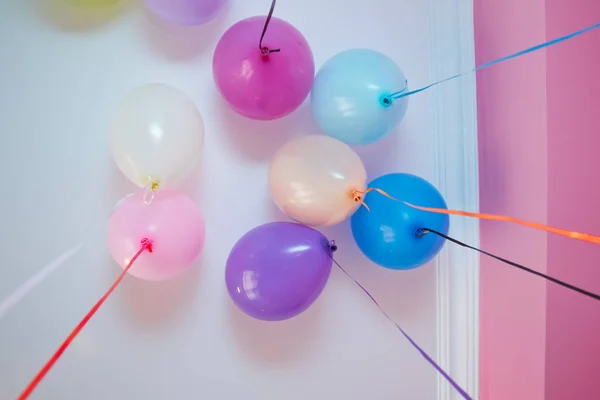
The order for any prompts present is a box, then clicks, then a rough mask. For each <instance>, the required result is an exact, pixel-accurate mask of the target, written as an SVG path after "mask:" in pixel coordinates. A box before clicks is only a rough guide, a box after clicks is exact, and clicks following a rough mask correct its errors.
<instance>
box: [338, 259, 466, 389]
mask: <svg viewBox="0 0 600 400" xmlns="http://www.w3.org/2000/svg"><path fill="white" fill-rule="evenodd" d="M333 262H334V263H335V265H337V266H338V267H339V269H341V270H342V272H343V273H344V274H346V276H347V277H348V278H350V279H352V280H353V281H354V283H356V285H357V286H358V287H359V288H361V289H362V291H363V292H365V294H366V295H367V296H369V298H370V299H371V301H372V302H373V303H375V305H376V306H377V308H379V311H380V312H381V313H382V314H383V315H384V316H385V317H386V318H387V319H388V320H389V321H390V322H391V323H393V324H394V325H396V328H398V330H399V331H400V332H401V333H402V334H403V335H404V337H405V338H406V339H407V340H408V341H409V342H410V344H412V346H413V347H414V348H415V349H417V351H418V352H419V353H421V355H422V356H423V358H424V359H425V360H427V362H428V363H429V364H431V365H432V366H433V368H435V369H436V370H437V371H438V372H439V373H440V374H442V376H443V377H444V378H446V380H447V381H448V382H449V383H450V384H451V385H452V386H453V387H454V389H456V391H457V392H458V393H460V394H461V396H462V397H464V398H465V399H467V400H473V398H472V397H471V396H469V394H468V393H467V392H465V390H464V389H463V388H461V387H460V386H459V385H458V383H456V382H455V381H454V379H452V378H451V377H450V375H448V374H447V373H446V371H444V370H443V369H442V367H440V366H439V365H438V364H437V363H436V362H435V361H433V359H432V358H431V357H430V356H429V354H427V353H426V352H425V350H423V349H422V348H421V347H419V345H418V344H417V343H416V342H415V341H414V340H413V339H412V338H411V337H410V336H408V334H407V333H406V332H405V331H404V329H402V328H401V327H400V325H398V323H397V322H396V321H394V320H393V319H392V318H391V317H390V316H389V315H388V313H386V312H385V310H384V309H383V308H381V306H380V305H379V303H378V302H377V300H375V298H374V297H373V296H372V295H371V293H369V291H368V290H367V289H365V287H364V286H363V285H361V284H360V283H359V282H358V281H357V280H356V279H354V278H353V277H352V275H350V274H349V273H348V272H347V271H346V270H345V269H344V268H343V267H342V266H341V265H340V264H339V263H338V262H337V261H336V260H335V259H333Z"/></svg>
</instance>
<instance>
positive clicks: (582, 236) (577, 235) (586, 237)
mask: <svg viewBox="0 0 600 400" xmlns="http://www.w3.org/2000/svg"><path fill="white" fill-rule="evenodd" d="M372 191H375V192H377V193H379V194H382V195H384V196H385V197H387V198H389V199H392V200H394V201H398V202H400V203H404V204H406V205H407V206H409V207H412V208H415V209H417V210H421V211H427V212H433V213H437V214H447V215H460V216H463V217H471V218H479V219H486V220H493V221H505V222H512V223H514V224H518V225H522V226H527V227H529V228H533V229H538V230H541V231H545V232H549V233H554V234H557V235H561V236H565V237H568V238H571V239H576V240H581V241H584V242H589V243H594V244H600V236H597V235H590V234H588V233H581V232H575V231H568V230H566V229H560V228H555V227H552V226H548V225H544V224H538V223H536V222H530V221H525V220H522V219H518V218H513V217H509V216H506V215H494V214H482V213H476V212H469V211H460V210H447V209H445V208H432V207H422V206H417V205H414V204H410V203H408V202H406V201H402V200H398V199H396V198H394V197H392V196H390V195H389V194H387V193H386V192H384V191H383V190H381V189H378V188H369V189H367V190H365V191H364V192H363V191H358V190H355V191H353V192H352V197H353V198H354V201H357V202H360V203H361V204H362V205H363V206H365V207H366V208H367V210H369V211H370V209H369V207H368V206H367V205H366V204H365V202H364V199H363V196H362V195H364V194H367V193H369V192H372Z"/></svg>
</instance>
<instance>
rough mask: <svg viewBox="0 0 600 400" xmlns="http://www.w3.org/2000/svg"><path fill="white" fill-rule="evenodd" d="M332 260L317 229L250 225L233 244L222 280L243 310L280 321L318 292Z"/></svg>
mask: <svg viewBox="0 0 600 400" xmlns="http://www.w3.org/2000/svg"><path fill="white" fill-rule="evenodd" d="M332 262H333V258H332V250H331V249H330V247H329V242H328V240H327V238H325V236H323V235H322V234H321V233H320V232H318V231H316V230H314V229H312V228H309V227H307V226H305V225H300V224H295V223H291V222H273V223H269V224H265V225H261V226H259V227H257V228H254V229H252V230H251V231H250V232H248V233H246V234H245V235H244V236H243V237H242V238H241V239H240V240H239V241H238V242H237V243H236V244H235V246H234V247H233V249H232V250H231V253H230V254H229V258H228V259H227V266H226V268H225V282H226V285H227V290H228V291H229V295H230V296H231V298H232V299H233V301H234V303H235V304H236V305H237V306H238V307H239V308H240V309H241V310H242V311H243V312H244V313H246V314H248V315H250V316H251V317H254V318H257V319H261V320H264V321H281V320H284V319H288V318H292V317H294V316H296V315H298V314H300V313H301V312H303V311H304V310H306V309H307V308H308V307H309V306H310V305H311V304H312V303H313V302H314V301H315V300H316V299H317V297H319V295H320V294H321V292H322V291H323V288H324V287H325V284H326V283H327V279H328V278H329V273H330V272H331V265H332Z"/></svg>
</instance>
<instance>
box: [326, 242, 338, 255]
mask: <svg viewBox="0 0 600 400" xmlns="http://www.w3.org/2000/svg"><path fill="white" fill-rule="evenodd" d="M328 247H329V251H331V252H332V253H335V252H336V251H337V249H338V247H337V244H335V239H334V240H330V241H329V244H328Z"/></svg>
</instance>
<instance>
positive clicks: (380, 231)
mask: <svg viewBox="0 0 600 400" xmlns="http://www.w3.org/2000/svg"><path fill="white" fill-rule="evenodd" d="M369 187H371V188H379V189H381V190H383V191H385V192H386V193H388V194H389V195H390V196H392V197H394V198H395V199H398V200H403V201H406V202H408V203H410V204H414V205H418V206H423V207H434V208H447V206H446V202H445V201H444V198H443V197H442V195H441V194H440V192H438V190H437V189H436V188H435V187H434V186H433V185H432V184H430V183H429V182H427V181H426V180H424V179H422V178H420V177H418V176H415V175H411V174H401V173H394V174H388V175H383V176H380V177H379V178H377V179H375V180H374V181H372V182H371V183H369ZM365 203H366V204H367V206H368V207H369V208H370V209H371V211H368V210H367V209H366V208H364V207H361V209H359V210H358V211H357V212H356V213H355V214H354V215H353V216H352V234H353V235H354V240H355V241H356V244H357V245H358V247H359V248H360V249H361V251H362V252H363V253H364V254H365V255H366V256H367V257H368V258H370V259H371V260H372V261H373V262H374V263H376V264H379V265H381V266H382V267H386V268H391V269H412V268H416V267H419V266H421V265H423V264H425V263H427V262H429V261H431V260H432V259H433V258H434V257H435V256H436V255H437V254H438V252H439V251H440V250H441V248H442V246H443V245H444V242H445V239H443V238H441V237H439V236H437V235H434V234H431V233H430V234H427V235H425V236H421V237H419V236H417V235H416V231H417V229H419V228H430V229H433V230H436V231H438V232H440V233H443V234H447V233H448V229H449V225H450V219H449V217H448V215H445V214H436V213H431V212H427V211H421V210H417V209H415V208H412V207H410V206H408V205H406V204H404V203H401V202H398V201H394V200H392V199H389V198H387V197H385V196H383V195H381V194H379V193H376V192H371V193H369V194H368V195H367V196H366V198H365Z"/></svg>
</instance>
